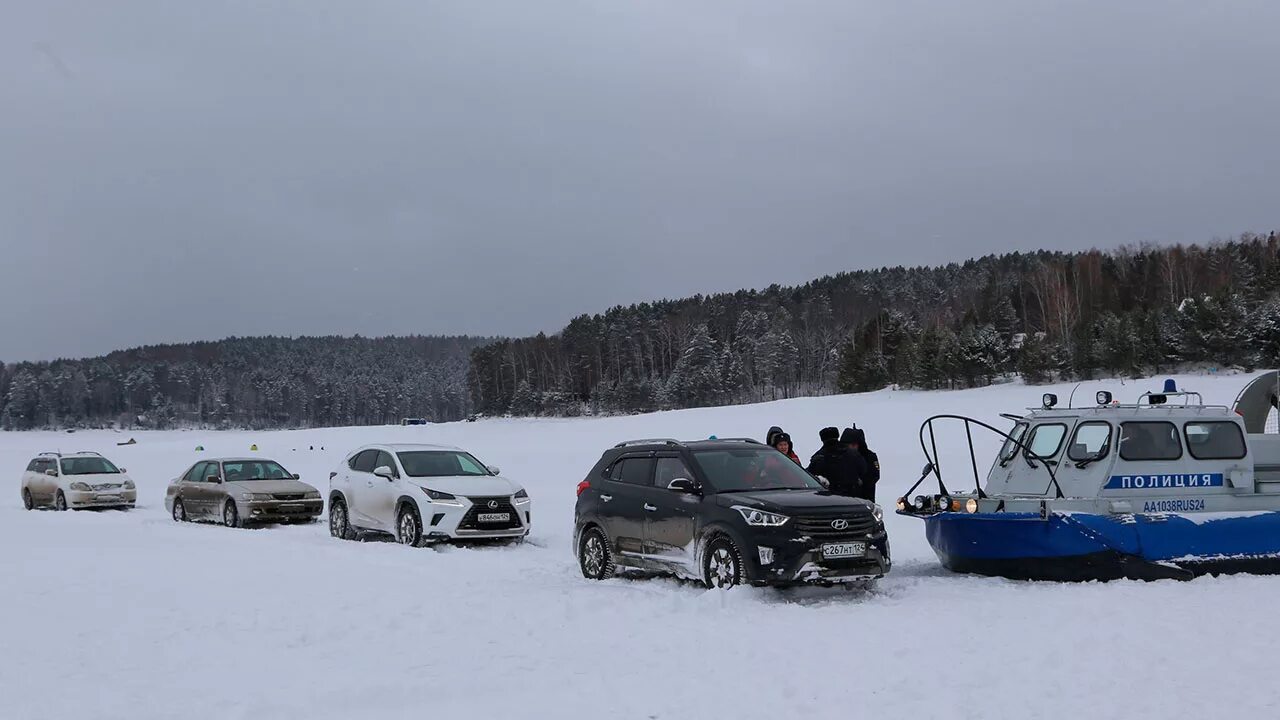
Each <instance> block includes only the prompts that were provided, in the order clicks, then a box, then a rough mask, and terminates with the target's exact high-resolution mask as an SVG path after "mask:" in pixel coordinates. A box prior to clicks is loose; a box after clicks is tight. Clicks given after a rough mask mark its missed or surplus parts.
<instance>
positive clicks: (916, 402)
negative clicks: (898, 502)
mask: <svg viewBox="0 0 1280 720" xmlns="http://www.w3.org/2000/svg"><path fill="white" fill-rule="evenodd" d="M1246 379H1247V378H1246V377H1244V376H1227V377H1211V378H1209V377H1184V378H1181V382H1182V384H1184V385H1185V386H1186V387H1188V388H1189V389H1195V390H1200V391H1201V392H1203V393H1204V394H1205V398H1206V400H1208V401H1210V402H1221V403H1229V402H1230V401H1231V400H1232V399H1233V398H1234V397H1235V394H1236V392H1237V391H1238V390H1239V389H1240V388H1242V387H1243V386H1244V384H1245V382H1246ZM1158 385H1159V383H1158V382H1157V381H1154V380H1153V381H1148V382H1143V383H1134V382H1132V381H1130V382H1128V383H1127V384H1125V385H1124V386H1121V385H1120V383H1119V382H1108V383H1092V384H1086V385H1084V386H1083V387H1082V388H1081V389H1080V391H1079V393H1078V394H1077V402H1080V401H1081V400H1082V399H1083V400H1086V401H1087V400H1088V399H1089V398H1092V396H1093V391H1094V389H1096V388H1098V387H1107V388H1109V389H1112V390H1113V391H1115V393H1116V396H1117V398H1119V399H1122V400H1124V401H1130V400H1131V399H1133V398H1136V396H1137V395H1138V393H1139V392H1140V391H1142V390H1146V389H1158ZM1044 390H1052V391H1056V392H1058V394H1059V395H1061V397H1062V399H1063V403H1064V404H1065V402H1066V398H1067V395H1068V394H1069V393H1070V390H1071V387H1070V386H1060V387H1056V388H1027V387H1023V386H1021V385H1009V386H1000V387H995V388H988V389H983V390H970V391H958V392H935V393H924V392H891V391H883V392H879V393H872V394H866V395H853V396H840V397H828V398H816V399H800V400H791V401H784V402H777V403H770V404H763V405H755V406H747V407H731V408H719V409H707V410H689V411H680V412H670V413H659V414H654V415H644V416H631V417H619V418H605V419H575V420H547V419H544V420H488V421H481V422H477V423H456V424H448V425H436V426H427V427H413V428H401V427H387V428H342V429H327V430H306V431H293V432H267V433H248V432H227V433H218V432H163V433H147V432H138V433H126V434H118V433H114V432H106V431H103V432H79V433H76V434H66V433H0V477H3V476H4V475H6V474H7V476H8V477H9V478H10V480H9V483H10V485H9V489H8V490H7V491H5V492H4V493H3V494H2V495H0V548H3V551H2V552H0V578H3V582H4V585H3V589H0V623H2V625H0V717H2V718H7V719H12V720H18V719H26V718H40V719H45V718H130V719H131V720H146V719H149V718H218V719H219V720H228V719H231V718H306V719H313V718H314V719H317V720H319V719H321V718H347V719H350V718H359V719H364V718H512V719H515V718H552V717H555V718H608V719H611V720H612V719H614V718H618V719H621V718H735V719H738V718H953V717H954V718H995V717H1010V718H1088V719H1089V720H1098V719H1100V718H1129V717H1160V718H1170V717H1196V718H1276V717H1280V684H1277V682H1276V679H1275V678H1276V676H1275V673H1276V669H1277V667H1278V665H1277V662H1278V660H1280V625H1277V623H1276V622H1275V620H1274V613H1273V612H1272V610H1273V604H1275V603H1276V602H1277V601H1278V600H1280V577H1245V576H1240V577H1223V578H1201V579H1197V580H1195V581H1192V582H1188V583H1179V582H1173V581H1165V582H1156V583H1137V582H1116V583H1109V584H1098V583H1088V584H1081V585H1057V584H1044V583H1025V582H1009V581H1005V580H999V579H990V578H979V577H967V576H958V575H951V574H948V573H946V572H944V571H943V570H942V569H941V567H940V566H939V565H938V563H937V560H936V558H935V557H934V555H933V553H932V551H931V550H930V549H929V547H928V545H927V543H926V542H925V539H924V533H923V529H922V526H921V524H920V523H919V522H918V521H914V520H911V519H908V518H901V517H898V516H896V515H893V514H892V513H887V522H888V527H889V532H890V538H891V542H892V547H893V551H894V561H895V567H894V570H893V572H892V573H891V574H890V575H889V576H888V577H886V578H885V579H884V580H882V581H881V582H880V583H879V584H878V585H877V586H875V587H874V589H872V590H870V591H865V592H850V591H844V590H839V589H832V590H827V589H805V590H799V591H785V592H779V591H774V590H764V589H754V588H750V589H738V590H734V591H732V592H730V593H717V592H708V591H705V590H703V589H701V588H700V587H697V586H694V585H692V584H685V583H679V582H676V581H673V580H626V579H617V580H612V581H608V582H604V583H591V582H588V581H586V580H584V579H582V577H581V575H580V574H579V572H578V568H577V565H576V563H575V561H574V558H573V556H572V550H571V548H570V544H571V541H570V538H571V533H572V527H573V522H572V521H573V505H574V487H575V485H576V484H577V482H578V481H579V480H581V479H582V478H583V477H584V476H585V474H586V472H587V470H588V469H589V468H590V467H591V465H592V464H593V463H594V462H595V460H596V459H597V458H598V457H599V455H600V452H601V451H602V450H603V449H604V448H605V447H606V446H608V445H611V444H613V443H616V442H618V441H620V440H624V439H628V438H634V437H653V436H664V437H666V436H671V437H678V438H686V439H694V438H705V437H707V436H708V435H711V434H716V435H719V436H721V437H730V436H741V435H749V436H752V437H762V436H763V435H764V432H765V430H766V429H767V428H768V427H769V426H770V425H774V424H778V425H781V426H783V427H784V428H785V429H787V430H788V431H789V432H790V433H791V434H792V435H793V437H795V439H796V443H797V449H798V451H799V452H800V453H801V454H802V455H803V456H806V457H807V455H808V454H809V453H811V452H813V451H814V450H815V449H816V446H817V431H818V429H819V428H821V427H823V426H824V425H840V426H844V425H847V424H849V423H850V422H852V421H856V422H857V423H858V424H859V425H860V426H862V427H864V428H866V429H867V431H868V437H869V440H870V442H871V444H872V447H873V448H874V449H875V450H876V451H877V452H879V454H880V457H881V461H882V465H883V467H884V476H885V477H884V480H883V481H882V482H881V485H880V500H881V502H882V503H884V504H885V505H886V506H891V505H892V501H893V498H894V497H896V496H897V495H898V494H899V493H901V492H902V491H903V490H905V489H906V487H908V486H909V485H910V484H911V483H912V482H914V480H915V479H916V477H917V476H918V471H919V468H920V466H921V464H922V462H923V459H922V457H921V454H920V450H919V446H918V444H917V440H916V437H917V435H916V433H917V429H918V426H919V424H920V422H921V421H922V420H923V419H924V418H925V417H926V416H928V415H929V414H932V413H937V412H958V413H967V414H973V415H976V416H977V417H980V418H982V419H985V420H988V421H990V422H993V423H995V424H997V425H999V426H1001V427H1003V426H1004V424H1005V423H1004V422H1003V421H1001V420H1000V419H999V417H998V413H999V412H1001V411H1012V410H1018V409H1020V408H1023V407H1025V406H1027V405H1031V404H1035V403H1037V402H1038V398H1039V395H1040V393H1041V392H1042V391H1044ZM128 437H136V438H137V440H138V443H137V444H136V445H132V446H126V447H117V446H116V443H117V442H119V441H122V440H124V439H127V438H128ZM942 437H943V438H945V439H946V442H947V446H948V447H950V448H951V450H952V451H954V452H949V453H946V454H944V456H943V463H944V468H946V471H947V477H948V481H949V483H952V484H957V485H964V484H965V483H962V482H960V479H961V478H964V477H971V472H969V471H968V470H967V468H968V458H967V454H964V446H963V444H962V443H963V432H962V431H960V428H959V427H956V428H954V429H953V431H952V432H951V433H949V434H944V435H942ZM415 440H420V441H428V442H444V443H450V444H456V445H460V446H463V447H465V448H467V449H469V450H471V451H473V452H474V453H475V454H476V455H477V456H479V457H480V459H481V460H483V461H485V462H488V463H490V464H494V465H499V466H501V468H502V470H503V474H504V475H506V476H509V477H511V478H513V479H516V480H518V481H519V482H522V483H524V484H525V486H526V487H527V488H528V489H529V492H530V493H531V495H532V496H533V498H534V510H533V517H534V530H533V535H532V537H531V542H530V543H528V544H526V545H523V546H519V547H511V548H481V549H462V548H443V549H421V550H415V549H410V548H405V547H400V546H398V545H394V544H390V543H381V542H371V543H352V542H342V541H338V540H334V539H332V538H330V537H329V534H328V529H327V526H326V525H325V524H324V523H317V524H315V525H310V526H298V527H268V528H264V529H253V530H229V529H225V528H222V527H217V526H211V525H191V524H184V525H178V524H175V523H174V522H173V521H172V520H171V519H170V518H169V517H168V515H167V514H166V513H165V510H164V505H163V496H164V488H165V485H166V484H167V483H168V481H169V480H170V479H171V478H172V477H174V476H175V475H177V474H178V473H179V472H181V471H182V470H184V469H185V468H186V467H188V466H189V465H190V464H191V463H192V462H194V460H195V459H196V458H197V457H200V456H201V453H197V452H196V451H195V447H196V446H197V445H203V446H204V447H205V448H206V452H205V453H203V455H204V456H215V455H231V454H235V455H242V454H247V453H249V446H250V445H251V444H254V443H256V444H257V445H258V447H259V450H260V452H259V454H261V455H263V456H269V457H273V458H275V459H277V460H279V461H280V462H282V463H283V464H284V465H285V467H287V468H289V469H290V470H292V471H294V472H299V473H301V474H302V477H303V480H305V481H308V482H310V483H312V484H314V485H316V486H317V487H320V488H321V489H322V490H324V489H326V488H327V486H328V473H329V471H330V469H332V468H334V467H336V466H337V465H338V464H339V463H340V462H341V460H342V457H343V455H344V454H345V453H346V452H347V451H348V450H349V449H351V448H353V447H355V446H357V445H360V444H362V443H366V442H374V441H415ZM982 442H983V447H985V448H986V450H987V454H986V455H985V456H983V457H980V462H981V463H982V470H983V472H985V470H986V466H987V463H988V462H989V460H990V457H991V454H990V453H991V452H993V451H994V450H993V449H994V447H995V445H996V439H995V437H994V436H990V437H984V438H982ZM312 445H314V446H315V448H316V449H315V450H310V449H308V448H309V447H310V446H312ZM322 446H323V448H324V449H323V450H321V449H320V448H321V447H322ZM58 449H61V450H64V451H72V450H97V451H100V452H103V453H104V454H106V455H107V456H108V457H110V458H111V459H112V460H114V461H115V462H116V463H117V464H119V465H121V466H123V467H125V468H127V469H128V471H129V474H130V476H131V477H132V478H133V479H134V480H135V481H136V482H137V483H138V488H139V507H138V508H137V509H136V510H134V511H132V512H117V511H107V512H79V513H77V512H68V513H56V512H50V511H44V512H25V511H23V509H22V506H21V502H20V498H19V494H18V479H19V476H20V474H21V471H22V469H23V468H24V467H25V465H26V463H27V461H28V460H29V459H30V458H31V456H32V455H33V454H35V453H37V452H39V451H42V450H58ZM950 458H955V459H954V460H951V459H950ZM926 487H930V486H929V485H926Z"/></svg>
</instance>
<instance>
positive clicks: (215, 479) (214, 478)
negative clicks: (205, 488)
mask: <svg viewBox="0 0 1280 720" xmlns="http://www.w3.org/2000/svg"><path fill="white" fill-rule="evenodd" d="M205 482H211V483H213V484H214V485H217V484H219V483H221V482H222V478H220V477H218V476H217V475H210V476H209V477H207V478H205Z"/></svg>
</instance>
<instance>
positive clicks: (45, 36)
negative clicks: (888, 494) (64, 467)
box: [0, 0, 1280, 361]
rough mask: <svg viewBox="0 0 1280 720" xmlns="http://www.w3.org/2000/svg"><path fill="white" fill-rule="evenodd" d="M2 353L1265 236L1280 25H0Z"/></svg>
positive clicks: (858, 19) (562, 307)
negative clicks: (1054, 251)
mask: <svg viewBox="0 0 1280 720" xmlns="http://www.w3.org/2000/svg"><path fill="white" fill-rule="evenodd" d="M0 8H3V9H0V268H2V269H0V359H3V360H6V361H14V360H23V359H41V358H49V357H53V356H59V355H64V356H65V355H70V356H81V355H89V354H98V353H102V352H106V351H109V350H112V349H116V348H121V347H126V346H132V345H137V344H141V343H155V342H167V341H185V340H195V339H215V338H220V337H224V336H227V335H233V334H235V335H251V334H264V333H274V334H287V335H296V334H319V333H339V334H354V333H360V334H364V335H382V334H391V333H395V334H404V333H474V334H526V333H531V332H537V331H538V330H548V331H551V330H556V329H559V328H560V327H562V326H563V324H564V323H565V322H566V321H567V320H568V319H569V318H570V317H572V316H574V315H576V314H579V313H583V312H597V311H602V310H604V309H606V308H608V307H609V306H611V305H613V304H618V303H628V302H633V301H639V300H646V299H657V298H662V297H676V296H684V295H688V294H693V293H697V292H713V291H719V290H732V289H737V288H740V287H763V286H766V285H768V284H770V283H774V282H778V283H796V282H803V281H805V280H807V279H810V278H813V277H816V276H819V275H823V274H827V273H831V272H835V271H839V270H850V269H856V268H866V267H875V266H880V265H885V264H891V265H892V264H899V263H905V264H936V263H941V262H946V261H950V260H958V259H964V258H967V257H970V256H974V255H981V254H985V253H990V252H1000V251H1006V250H1013V249H1018V248H1022V249H1032V248H1039V247H1051V248H1061V249H1073V248H1086V247H1091V246H1102V247H1109V246H1115V245H1119V244H1123V243H1134V242H1142V241H1159V242H1203V241H1208V240H1211V239H1213V238H1214V237H1225V236H1228V235H1233V234H1236V233H1239V232H1242V231H1264V230H1270V229H1274V228H1277V227H1280V140H1278V139H1277V128H1278V127H1280V83H1278V82H1277V81H1278V79H1280V72H1278V71H1280V46H1278V45H1277V43H1276V30H1277V28H1280V3H1277V2H1274V0H1257V1H1254V2H1243V1H1233V0H1219V1H1215V2H1203V1H1199V0H1197V1H1196V2H1186V1H1182V0H1161V1H1158V2H1151V1H1143V2H1120V3H1116V2H1112V1H1110V0H1087V1H1080V2H1054V3H1048V2H1029V1H1027V0H1007V1H1003V2H997V1H994V0H970V1H969V2H963V3H959V2H936V1H935V2H914V1H909V0H879V1H876V2H869V1H868V2H859V1H855V0H829V1H827V2H804V1H802V0H793V1H789V2H776V1H774V2H755V1H751V0H716V1H710V0H706V1H701V2H699V1H697V0H670V1H646V2H639V1H636V0H594V1H583V2H566V1H564V0H537V1H536V2H535V1H529V0H523V1H519V2H515V1H512V2H494V1H490V0H485V1H483V2H481V1H478V0H457V1H455V2H430V1H429V0H404V1H403V2H381V1H361V2H356V1H354V0H351V1H349V2H336V1H334V0H326V1H320V0H305V1H304V0H297V1H294V2H279V1H276V2H271V1H262V2H258V1H252V2H251V1H249V0H243V1H240V2H213V1H209V2H172V1H171V0H151V1H147V2H143V1H139V0H114V1H113V2H97V1H96V0H94V1H90V0H85V1H82V2H61V1H57V0H39V2H34V1H32V2H22V1H21V0H0Z"/></svg>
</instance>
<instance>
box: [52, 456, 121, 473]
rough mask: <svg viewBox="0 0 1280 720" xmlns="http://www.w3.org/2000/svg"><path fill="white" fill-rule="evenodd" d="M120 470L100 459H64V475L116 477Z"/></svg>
mask: <svg viewBox="0 0 1280 720" xmlns="http://www.w3.org/2000/svg"><path fill="white" fill-rule="evenodd" d="M119 472H120V470H119V468H117V467H116V466H115V465H112V464H111V461H110V460H107V459H106V458H100V457H77V458H63V459H62V474H63V475H115V474H118V473H119Z"/></svg>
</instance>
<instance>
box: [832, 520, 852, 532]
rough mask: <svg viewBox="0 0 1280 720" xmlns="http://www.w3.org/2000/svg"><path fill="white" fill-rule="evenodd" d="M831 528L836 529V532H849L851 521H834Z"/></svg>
mask: <svg viewBox="0 0 1280 720" xmlns="http://www.w3.org/2000/svg"><path fill="white" fill-rule="evenodd" d="M831 527H833V528H835V529H836V530H848V529H849V521H848V520H845V519H844V518H839V519H836V520H832V521H831Z"/></svg>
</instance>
